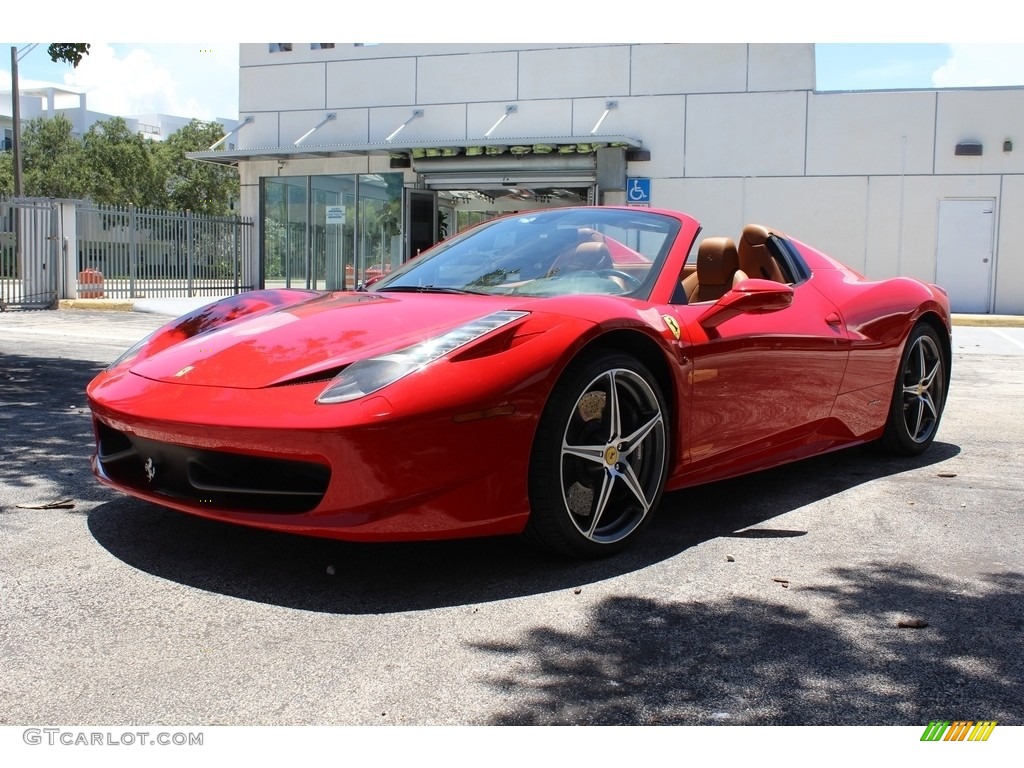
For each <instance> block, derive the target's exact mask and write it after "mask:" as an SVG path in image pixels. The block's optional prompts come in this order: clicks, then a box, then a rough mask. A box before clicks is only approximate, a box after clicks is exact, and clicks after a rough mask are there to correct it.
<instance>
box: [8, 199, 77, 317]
mask: <svg viewBox="0 0 1024 768" xmlns="http://www.w3.org/2000/svg"><path fill="white" fill-rule="evenodd" d="M56 214H57V206H56V205H55V204H54V203H53V202H50V201H40V200H21V199H19V200H0V309H6V308H7V307H10V306H27V307H51V306H54V305H55V304H56V303H57V298H58V295H59V280H60V275H61V250H60V244H61V242H62V238H61V234H60V218H59V216H57V215H56Z"/></svg>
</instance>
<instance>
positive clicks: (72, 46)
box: [46, 43, 89, 67]
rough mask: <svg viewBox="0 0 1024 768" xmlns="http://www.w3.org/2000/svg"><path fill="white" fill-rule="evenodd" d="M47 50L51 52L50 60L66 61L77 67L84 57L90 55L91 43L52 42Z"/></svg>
mask: <svg viewBox="0 0 1024 768" xmlns="http://www.w3.org/2000/svg"><path fill="white" fill-rule="evenodd" d="M46 52H47V53H48V54H50V61H66V62H67V63H68V64H70V65H71V66H73V67H77V66H78V65H79V64H80V63H81V62H82V57H83V56H88V55H89V43H50V47H49V48H47V49H46Z"/></svg>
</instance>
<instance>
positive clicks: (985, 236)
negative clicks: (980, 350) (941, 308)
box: [935, 198, 996, 314]
mask: <svg viewBox="0 0 1024 768" xmlns="http://www.w3.org/2000/svg"><path fill="white" fill-rule="evenodd" d="M995 210H996V201H995V200H994V199H992V198H986V199H982V200H941V201H939V238H938V250H937V253H936V265H937V266H936V274H935V282H936V283H938V284H939V285H940V286H942V287H943V288H945V289H946V291H948V292H949V301H950V305H951V307H952V309H953V311H954V312H971V313H981V314H984V313H987V312H988V311H989V309H990V302H991V295H992V242H993V234H994V232H995V219H996V217H995Z"/></svg>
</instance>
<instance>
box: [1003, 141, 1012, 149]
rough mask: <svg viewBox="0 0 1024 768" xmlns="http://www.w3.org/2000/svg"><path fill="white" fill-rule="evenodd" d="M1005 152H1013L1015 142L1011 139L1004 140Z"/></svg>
mask: <svg viewBox="0 0 1024 768" xmlns="http://www.w3.org/2000/svg"><path fill="white" fill-rule="evenodd" d="M1003 152H1013V142H1012V141H1010V140H1009V139H1007V140H1006V141H1004V142H1003Z"/></svg>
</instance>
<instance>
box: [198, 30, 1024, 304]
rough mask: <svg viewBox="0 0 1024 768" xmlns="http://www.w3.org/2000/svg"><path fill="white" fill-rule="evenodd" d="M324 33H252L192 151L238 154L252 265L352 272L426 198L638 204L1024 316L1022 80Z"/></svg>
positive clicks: (731, 53)
mask: <svg viewBox="0 0 1024 768" xmlns="http://www.w3.org/2000/svg"><path fill="white" fill-rule="evenodd" d="M330 46H331V44H308V43H302V44H300V43H295V44H243V45H242V46H241V50H240V97H239V114H240V117H241V122H240V127H239V128H238V129H237V131H236V132H234V133H232V134H231V136H230V137H229V138H228V139H227V140H226V141H225V144H224V145H222V146H221V147H220V148H218V151H216V152H206V153H197V155H196V157H197V159H203V160H207V161H215V162H226V163H233V164H237V165H238V168H239V171H240V174H241V181H242V213H243V215H247V216H248V215H252V216H257V217H258V218H259V220H260V221H261V222H262V223H263V224H262V232H261V240H262V243H261V247H260V248H259V249H258V251H259V259H260V264H259V265H257V266H258V267H259V268H260V269H261V270H262V274H263V276H264V280H270V281H277V280H284V281H286V282H287V283H289V284H292V285H298V284H301V285H309V286H311V287H330V288H333V287H342V286H344V287H351V286H352V284H353V282H357V281H358V280H359V279H361V278H362V277H364V276H365V275H366V274H369V273H370V272H372V270H374V269H378V268H384V269H386V268H387V266H388V264H394V263H397V262H398V261H400V260H402V259H403V258H406V257H408V255H409V254H410V253H415V252H416V250H418V249H420V248H422V247H424V246H426V245H429V244H430V242H433V240H434V239H435V238H436V237H437V236H438V233H437V232H436V231H435V223H436V222H437V217H436V216H435V208H434V206H435V205H437V206H439V209H440V210H441V212H442V215H443V224H445V225H447V229H448V231H449V232H450V231H451V230H452V229H454V227H455V226H456V225H458V226H461V225H462V224H463V223H465V222H468V221H472V220H473V219H474V217H480V216H489V215H493V214H495V213H499V212H504V211H509V210H520V209H523V208H527V207H531V206H537V205H543V206H548V205H558V204H566V203H572V202H575V203H579V202H590V203H595V204H614V203H626V202H630V203H638V204H649V205H652V206H654V207H665V208H679V209H682V210H685V211H687V212H689V213H692V214H693V215H695V216H696V217H697V218H698V219H700V220H701V221H702V222H703V224H704V232H703V234H704V235H729V236H732V237H734V238H735V237H737V236H738V235H739V232H740V230H741V229H742V227H743V225H744V224H746V223H749V222H759V223H764V224H769V225H771V226H774V227H778V228H780V229H783V230H785V231H787V232H788V233H789V234H790V235H791V236H793V237H795V238H797V239H800V240H804V241H806V242H808V243H811V244H813V245H815V246H817V247H820V248H821V249H823V250H825V251H827V252H830V253H832V254H834V255H835V256H836V257H837V258H839V259H841V260H843V261H845V262H846V263H848V264H850V265H851V266H853V267H855V268H857V269H859V270H861V271H863V272H864V273H865V274H867V275H869V276H872V277H878V278H883V277H889V276H892V275H897V274H902V275H912V276H914V277H918V278H922V279H925V280H929V281H935V282H938V283H939V284H941V285H943V286H944V287H945V288H946V289H947V290H949V292H950V295H951V297H952V301H953V305H954V309H955V310H957V311H961V312H982V313H984V312H998V313H1024V257H1022V256H1021V255H1020V252H1021V250H1022V247H1024V216H1021V215H1020V212H1021V211H1022V210H1024V135H1022V133H1024V89H1022V88H985V89H957V90H912V91H884V92H883V91H873V92H849V93H847V92H844V93H825V92H817V91H816V90H815V72H814V47H813V45H809V44H807V45H804V44H796V45H790V44H786V45H780V44H778V45H777V44H750V45H747V44H706V45H704V44H702V45H695V44H666V45H661V44H589V45H583V44H566V45H554V44H536V45H514V46H513V45H507V44H493V45H488V44H453V45H447V44H422V45H419V44H416V45H414V44H380V45H358V44H343V43H338V44H334V45H333V47H330ZM228 143H233V144H234V145H235V146H236V147H237V149H234V150H224V146H226V145H227V144H228Z"/></svg>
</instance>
